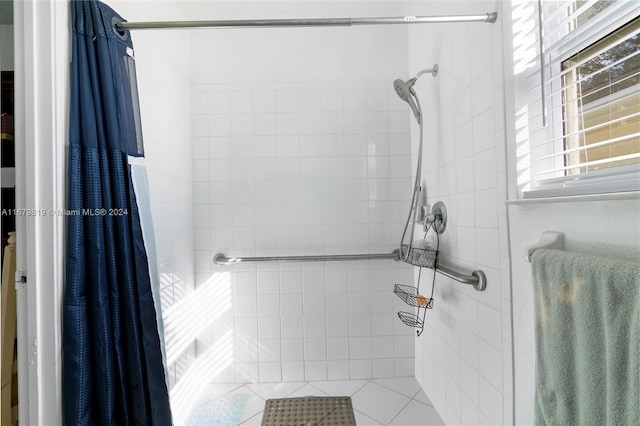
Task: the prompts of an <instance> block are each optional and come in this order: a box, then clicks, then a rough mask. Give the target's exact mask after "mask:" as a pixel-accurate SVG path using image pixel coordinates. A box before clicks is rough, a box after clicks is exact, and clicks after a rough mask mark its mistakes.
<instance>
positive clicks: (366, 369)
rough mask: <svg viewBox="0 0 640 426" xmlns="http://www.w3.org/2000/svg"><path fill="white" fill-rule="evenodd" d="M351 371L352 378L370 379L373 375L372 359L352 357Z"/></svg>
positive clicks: (350, 362)
mask: <svg viewBox="0 0 640 426" xmlns="http://www.w3.org/2000/svg"><path fill="white" fill-rule="evenodd" d="M349 373H350V377H351V379H352V380H356V379H368V378H370V377H372V365H371V360H370V359H351V360H350V361H349Z"/></svg>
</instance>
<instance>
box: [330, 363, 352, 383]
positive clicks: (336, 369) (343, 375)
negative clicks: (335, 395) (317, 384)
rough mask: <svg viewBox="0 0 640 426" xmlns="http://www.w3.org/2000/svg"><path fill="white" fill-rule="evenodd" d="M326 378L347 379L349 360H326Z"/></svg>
mask: <svg viewBox="0 0 640 426" xmlns="http://www.w3.org/2000/svg"><path fill="white" fill-rule="evenodd" d="M327 379H328V380H347V379H349V361H348V360H336V361H327Z"/></svg>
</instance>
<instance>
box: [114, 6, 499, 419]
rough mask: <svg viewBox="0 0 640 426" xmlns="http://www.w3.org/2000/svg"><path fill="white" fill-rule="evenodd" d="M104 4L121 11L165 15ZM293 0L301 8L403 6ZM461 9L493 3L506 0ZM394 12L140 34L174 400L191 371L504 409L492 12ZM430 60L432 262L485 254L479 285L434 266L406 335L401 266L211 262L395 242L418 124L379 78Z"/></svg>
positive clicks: (425, 92)
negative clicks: (338, 383) (398, 392)
mask: <svg viewBox="0 0 640 426" xmlns="http://www.w3.org/2000/svg"><path fill="white" fill-rule="evenodd" d="M109 3H110V4H112V5H113V7H115V8H116V9H117V10H120V11H121V12H122V13H123V14H129V16H130V17H131V19H132V20H133V19H134V17H135V16H136V14H137V15H140V16H144V19H149V20H152V19H155V18H157V19H162V18H163V17H166V13H167V12H166V10H165V11H161V10H155V11H154V10H149V8H144V7H142V6H140V4H137V6H140V9H138V10H136V7H137V6H136V2H133V3H130V2H116V1H113V2H109ZM307 3H308V4H306V6H307V9H306V11H300V14H304V15H309V14H317V15H318V16H328V14H329V15H330V14H337V15H340V16H349V15H352V16H365V15H368V14H374V15H380V16H384V15H388V16H394V15H397V14H401V13H404V10H403V9H405V8H407V9H411V8H412V4H411V3H410V2H406V4H403V5H397V4H394V3H391V2H376V3H370V4H368V5H367V6H366V7H365V6H363V4H362V2H344V3H337V2H336V3H331V4H330V5H326V4H322V5H321V4H319V3H314V2H307ZM476 3H477V4H476ZM218 4H219V5H220V10H219V12H220V17H221V18H225V17H230V18H231V17H234V16H236V17H237V14H238V13H240V12H241V9H242V11H246V10H251V8H249V9H247V8H246V6H248V5H253V6H255V7H256V8H255V9H254V10H255V11H256V14H258V15H259V14H260V13H265V14H267V15H268V14H273V15H274V17H278V16H280V15H283V14H286V13H287V5H285V4H279V3H278V4H276V3H274V5H273V6H271V5H270V7H269V8H264V7H261V6H260V4H259V3H256V4H253V3H250V2H243V4H242V5H239V4H238V5H236V4H232V3H230V2H218ZM167 5H168V6H167V7H171V8H175V10H174V13H175V14H176V16H177V17H180V16H181V14H182V15H183V14H184V10H183V9H182V8H181V7H180V6H177V5H176V4H173V3H167ZM194 5H195V4H194ZM465 5H466V6H465ZM241 6H242V7H241ZM413 6H415V5H413ZM431 6H432V9H431V10H429V13H428V14H437V12H441V13H443V14H447V13H469V10H465V9H469V7H467V6H469V4H467V3H464V4H462V3H459V2H456V3H453V4H441V3H434V4H433V5H431ZM195 7H198V6H195ZM473 8H476V9H477V10H478V12H486V11H488V10H494V9H495V10H498V11H500V2H495V1H490V2H474V3H473ZM243 13H244V12H243ZM154 14H156V15H158V16H157V17H154V16H153V15H154ZM391 27H393V28H369V27H363V28H357V29H331V30H327V29H306V30H304V31H302V30H295V29H293V30H291V29H274V30H272V31H268V32H260V30H255V29H247V30H242V31H241V32H237V31H233V30H232V31H233V36H231V32H228V33H220V32H217V33H216V32H200V31H194V32H186V31H184V32H183V31H172V32H169V33H166V32H164V33H163V32H153V34H150V33H145V32H144V31H141V32H137V33H136V34H135V38H134V43H135V46H136V56H137V59H138V61H137V62H138V73H139V85H140V98H141V106H142V114H143V126H144V128H143V131H144V132H145V133H144V135H145V143H146V146H147V152H146V157H147V167H148V169H149V171H150V173H149V174H150V185H151V194H152V200H153V199H155V200H156V204H155V209H156V210H157V211H158V214H154V220H155V221H156V229H159V230H160V231H159V232H158V249H159V252H160V253H161V255H162V256H161V265H160V267H161V276H162V277H163V290H162V291H163V308H164V313H165V328H166V330H167V332H166V338H167V342H166V344H167V358H168V360H169V365H170V371H169V381H170V386H171V389H172V390H171V392H172V398H173V397H175V395H178V396H179V397H178V398H177V399H176V400H181V401H186V400H188V399H189V398H190V397H193V396H194V395H195V392H196V391H197V388H198V386H195V385H196V384H197V385H201V384H204V383H243V382H249V383H255V382H299V381H311V380H313V381H319V380H344V379H371V378H391V377H412V376H415V377H416V378H417V379H418V381H419V382H420V384H421V385H422V387H423V389H424V390H425V392H427V394H428V396H429V398H431V400H432V401H433V404H434V406H435V408H436V409H437V410H438V413H439V414H440V416H441V417H442V419H444V420H445V422H447V423H456V422H457V423H478V422H482V421H486V422H491V423H494V424H501V423H504V422H507V421H508V420H507V419H509V416H510V414H509V412H508V410H509V408H507V407H510V406H511V402H510V401H511V400H510V398H511V394H510V392H511V390H510V388H509V386H510V382H509V380H510V375H509V373H508V369H510V340H509V339H510V329H509V328H508V327H509V326H508V319H509V315H510V304H509V293H508V292H507V289H506V287H505V286H506V285H508V283H509V282H510V280H509V278H508V268H507V267H506V265H508V252H507V251H505V250H504V249H505V247H504V245H505V241H504V240H505V238H506V237H505V235H506V234H505V232H506V228H505V226H504V215H506V213H505V212H503V211H502V210H501V209H500V208H499V205H501V203H502V201H504V198H505V197H506V194H505V190H504V187H503V186H502V185H503V182H502V181H503V180H505V176H504V172H505V171H504V162H505V160H504V155H505V149H504V135H503V134H502V132H501V127H500V126H501V122H500V118H501V117H502V116H503V112H502V111H501V108H502V107H501V106H500V105H501V104H502V99H501V97H502V89H501V84H502V82H501V75H500V74H499V72H501V70H502V57H501V54H502V52H501V49H502V47H501V37H502V35H501V34H502V33H501V32H502V28H501V26H500V25H499V24H495V25H491V26H488V25H485V24H458V25H454V24H451V25H450V26H449V27H447V28H444V27H442V26H438V27H430V28H420V29H415V30H414V29H407V28H406V27H404V26H397V27H396V26H391ZM292 31H293V32H292ZM216 34H217V35H216ZM220 34H223V35H224V37H220V36H219V35H220ZM292 34H293V35H295V36H294V37H292ZM458 34H461V36H460V37H458V36H457V35H458ZM185 46H189V48H185ZM481 51H482V52H484V54H483V55H480V54H479V53H478V52H481ZM435 63H438V64H439V67H440V74H439V76H438V77H436V78H432V77H431V76H423V77H421V80H420V81H419V82H418V84H417V85H416V90H417V91H418V95H419V96H420V97H421V101H422V103H423V108H424V109H425V117H426V119H425V120H426V121H425V153H424V167H423V177H422V182H423V189H424V190H425V191H426V198H427V201H428V202H429V203H431V204H433V203H435V202H436V201H444V202H445V203H446V204H447V207H448V208H449V211H450V214H451V218H450V225H449V228H448V230H447V232H446V233H445V234H443V236H442V253H443V259H444V260H445V261H447V262H448V264H450V265H453V266H455V267H457V268H458V269H460V270H463V271H471V270H473V269H482V270H484V271H485V273H486V274H487V277H488V280H489V285H488V287H487V290H486V291H485V292H483V293H479V292H475V291H474V290H473V289H471V288H465V287H466V286H461V285H460V284H458V283H456V282H454V281H451V280H448V279H444V278H442V277H440V278H438V281H437V282H436V293H435V298H436V304H435V309H434V310H433V311H430V312H428V314H427V321H426V324H427V326H426V327H425V333H424V334H423V335H422V336H420V337H418V338H416V336H415V330H414V329H412V328H409V327H406V326H405V325H403V324H402V323H401V322H400V321H399V319H398V317H397V315H396V312H397V311H399V310H403V309H406V308H405V307H403V306H402V302H401V301H400V299H398V298H397V297H395V296H394V294H393V293H392V289H393V285H394V284H396V283H399V284H408V285H411V284H412V283H414V280H415V276H414V268H413V267H410V266H408V265H406V264H403V263H400V262H393V261H389V260H384V261H356V262H310V263H266V264H264V263H263V264H258V265H256V264H244V265H235V266H216V265H214V263H213V257H214V255H215V254H217V253H224V254H225V255H226V256H228V257H234V256H278V255H307V254H354V253H390V252H391V251H392V250H394V249H396V248H397V246H398V245H399V241H400V237H401V235H402V228H403V226H404V221H405V220H406V216H407V214H408V209H409V203H410V200H409V199H410V197H411V188H412V183H413V178H414V177H415V176H414V173H415V162H416V154H417V138H418V134H417V126H416V124H415V122H414V121H413V116H412V115H411V114H410V112H409V109H408V107H407V104H406V103H405V102H403V101H402V100H400V99H399V98H398V97H397V95H396V94H395V92H394V90H393V86H392V83H393V80H394V79H396V78H402V79H407V78H409V77H411V76H413V75H414V74H415V73H416V72H417V71H419V70H420V69H423V68H429V67H431V66H432V65H433V64H435ZM185 64H190V67H185ZM478 67H480V68H482V69H479V68H478ZM476 71H477V72H476ZM472 82H473V85H474V89H473V90H472V89H471V87H472V86H471V83H472ZM484 94H489V95H490V98H487V97H483V96H484ZM154 123H155V124H154ZM159 123H160V124H161V125H160V126H159V125H158V124H159ZM189 124H190V128H189ZM185 125H186V127H185ZM168 140H169V142H168ZM187 153H188V156H187ZM176 160H178V162H176ZM178 164H179V165H178ZM187 169H190V172H191V174H190V176H186V175H184V173H183V172H184V171H185V170H187ZM154 197H155V198H154ZM177 200H179V201H177ZM167 207H168V208H167ZM484 211H488V212H490V213H487V214H486V215H483V214H480V213H481V212H484ZM416 235H417V234H416ZM174 254H178V256H177V257H176V256H174ZM162 259H164V260H162ZM427 272H429V273H426V275H428V276H430V272H431V271H427ZM501 283H503V284H501ZM480 324H482V326H480ZM487 330H490V331H487ZM487 333H489V334H487ZM472 360H476V361H475V363H474V361H472ZM477 360H483V362H481V363H479V362H478V361H477ZM503 366H504V367H503Z"/></svg>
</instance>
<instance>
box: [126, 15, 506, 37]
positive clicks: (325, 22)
mask: <svg viewBox="0 0 640 426" xmlns="http://www.w3.org/2000/svg"><path fill="white" fill-rule="evenodd" d="M497 16H498V14H497V12H491V13H483V14H480V15H454V16H399V17H391V18H311V19H240V20H215V21H149V22H116V23H115V29H116V30H117V31H120V32H122V31H127V30H151V29H169V28H266V27H349V26H352V25H389V24H436V23H450V22H488V23H493V22H495V21H496V18H497Z"/></svg>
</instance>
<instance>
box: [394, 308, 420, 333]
mask: <svg viewBox="0 0 640 426" xmlns="http://www.w3.org/2000/svg"><path fill="white" fill-rule="evenodd" d="M398 317H400V320H401V321H402V322H403V323H404V324H405V325H408V326H409V327H416V328H420V329H422V328H423V327H424V323H423V322H422V320H421V319H420V318H418V316H417V315H416V314H412V313H409V312H403V311H400V312H398Z"/></svg>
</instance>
